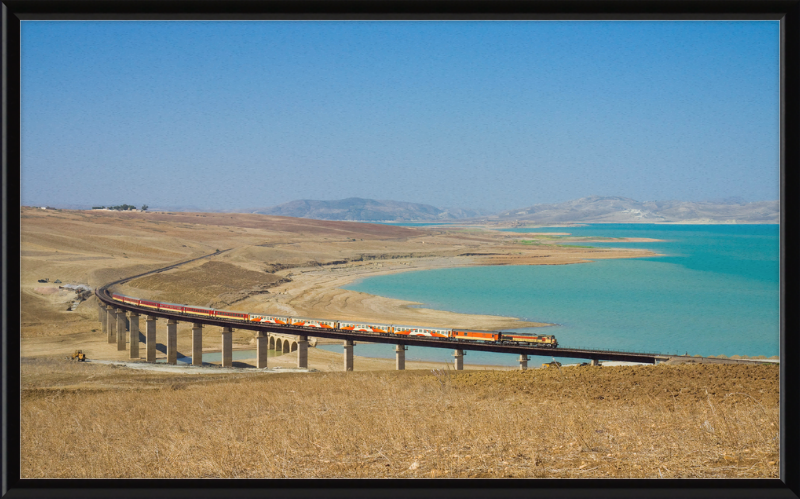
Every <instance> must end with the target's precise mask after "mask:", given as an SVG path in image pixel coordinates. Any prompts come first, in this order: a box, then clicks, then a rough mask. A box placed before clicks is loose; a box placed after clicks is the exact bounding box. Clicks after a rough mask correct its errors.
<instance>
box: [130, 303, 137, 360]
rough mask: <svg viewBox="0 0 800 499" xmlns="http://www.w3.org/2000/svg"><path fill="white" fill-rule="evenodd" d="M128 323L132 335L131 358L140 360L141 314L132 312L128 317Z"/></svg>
mask: <svg viewBox="0 0 800 499" xmlns="http://www.w3.org/2000/svg"><path fill="white" fill-rule="evenodd" d="M128 323H129V324H130V327H128V329H130V335H129V339H130V342H131V347H130V348H131V352H130V355H129V357H130V358H131V359H138V358H139V314H137V313H136V312H131V313H130V315H129V316H128Z"/></svg>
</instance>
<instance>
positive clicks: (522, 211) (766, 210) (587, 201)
mask: <svg viewBox="0 0 800 499" xmlns="http://www.w3.org/2000/svg"><path fill="white" fill-rule="evenodd" d="M254 213H263V214H266V215H280V216H286V217H298V218H315V219H318V220H353V221H376V222H377V221H388V220H392V221H424V222H430V221H459V220H465V221H466V220H474V219H483V220H492V221H520V222H528V223H536V224H553V223H581V222H585V223H589V222H594V223H603V222H606V223H632V222H633V223H636V222H644V223H648V222H649V223H653V222H694V223H702V222H706V223H778V222H779V219H780V207H779V204H778V201H759V202H755V203H747V202H745V201H743V200H741V199H735V198H734V199H727V200H722V201H708V202H690V201H645V202H642V201H636V200H635V199H630V198H624V197H617V196H589V197H585V198H581V199H576V200H574V201H567V202H564V203H554V204H536V205H533V206H529V207H527V208H519V209H515V210H508V211H504V212H501V213H497V214H490V213H489V212H485V211H480V210H464V209H439V208H436V207H435V206H431V205H427V204H416V203H405V202H399V201H376V200H374V199H361V198H349V199H342V200H339V201H311V200H301V201H292V202H290V203H285V204H281V205H278V206H274V207H272V208H265V209H258V210H254Z"/></svg>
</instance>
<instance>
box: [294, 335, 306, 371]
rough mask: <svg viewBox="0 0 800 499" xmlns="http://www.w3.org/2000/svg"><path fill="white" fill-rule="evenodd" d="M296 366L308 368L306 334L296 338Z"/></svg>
mask: <svg viewBox="0 0 800 499" xmlns="http://www.w3.org/2000/svg"><path fill="white" fill-rule="evenodd" d="M297 368H298V369H308V336H300V337H298V338H297Z"/></svg>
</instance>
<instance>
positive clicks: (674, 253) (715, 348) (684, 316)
mask: <svg viewBox="0 0 800 499" xmlns="http://www.w3.org/2000/svg"><path fill="white" fill-rule="evenodd" d="M510 231H513V232H519V233H524V232H568V233H570V234H571V235H572V236H579V237H587V236H588V237H643V238H651V239H659V240H661V241H658V242H638V243H623V242H616V241H615V242H601V243H596V242H592V243H583V242H579V243H572V244H581V245H591V246H596V247H620V248H644V249H649V250H652V251H654V252H655V253H658V254H660V255H663V256H656V257H649V258H637V259H619V260H596V261H592V262H590V263H584V264H574V265H540V266H492V267H467V268H454V269H441V270H426V271H418V272H406V273H402V274H393V275H386V276H378V277H372V278H368V279H365V280H362V281H360V282H356V283H353V284H352V285H349V286H347V287H346V288H347V289H352V290H355V291H362V292H365V293H370V294H375V295H381V296H388V297H392V298H400V299H404V300H412V301H417V302H420V303H423V304H424V306H425V307H429V308H435V309H441V310H450V311H454V312H464V313H477V314H492V315H504V316H511V317H519V318H522V319H526V320H531V321H535V322H547V323H554V324H557V325H556V326H552V327H547V328H530V329H519V330H517V331H526V332H534V331H535V332H536V333H546V334H553V335H555V336H556V338H557V339H558V342H559V345H560V346H564V347H567V346H569V347H579V348H605V349H613V350H629V351H639V352H660V353H665V354H684V353H688V354H689V355H695V354H699V355H703V356H707V355H720V354H724V355H727V356H731V355H750V356H756V355H765V356H767V357H769V356H773V355H778V354H779V333H780V330H779V324H780V309H779V306H780V305H779V303H780V293H779V275H780V261H779V226H778V225H658V224H592V225H587V226H581V227H569V228H565V227H549V228H536V229H513V230H510ZM324 348H326V349H328V350H332V351H342V347H339V346H336V345H327V346H325V347H324ZM354 353H355V354H356V355H362V356H368V357H385V358H393V357H394V346H392V345H357V346H356V347H355V350H354ZM406 359H407V360H429V361H442V362H452V351H451V350H444V349H434V348H421V347H416V348H415V347H409V349H408V352H407V354H406ZM555 359H557V360H562V361H567V362H573V361H574V359H561V358H559V357H555ZM550 360H551V358H549V357H531V362H530V363H529V365H532V366H535V365H539V364H541V363H542V362H548V361H550ZM465 363H472V364H491V365H507V366H515V365H517V356H513V355H508V354H494V353H484V352H476V351H469V352H468V353H467V356H466V357H465Z"/></svg>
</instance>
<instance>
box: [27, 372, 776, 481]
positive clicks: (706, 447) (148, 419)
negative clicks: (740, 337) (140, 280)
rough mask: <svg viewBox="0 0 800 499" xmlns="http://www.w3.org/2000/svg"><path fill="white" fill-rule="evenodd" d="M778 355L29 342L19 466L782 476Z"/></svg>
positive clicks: (148, 473) (273, 472) (47, 472)
mask: <svg viewBox="0 0 800 499" xmlns="http://www.w3.org/2000/svg"><path fill="white" fill-rule="evenodd" d="M778 371H779V370H778V368H777V367H776V366H741V365H708V366H706V365H682V366H669V365H660V366H655V367H569V368H561V369H560V370H559V369H552V368H551V369H533V370H529V371H524V372H523V371H471V372H470V371H462V372H454V371H448V370H446V369H445V370H437V371H431V370H419V371H405V372H393V371H382V372H381V371H378V372H354V373H340V372H338V373H337V372H329V373H310V374H273V375H266V376H259V375H256V374H241V375H219V376H217V375H205V376H186V375H179V376H175V375H169V374H153V373H143V372H133V371H132V370H129V369H125V368H113V367H110V366H98V365H92V364H79V363H70V362H68V361H63V360H58V359H43V358H40V359H28V360H25V361H24V362H23V384H24V391H23V398H22V402H23V403H22V417H21V421H22V444H23V453H22V456H21V457H22V461H21V462H22V472H23V476H25V477H81V478H83V477H86V478H88V477H103V478H111V477H113V478H121V477H148V478H166V477H238V478H254V477H277V478H280V477H295V478H299V477H319V478H321V477H409V478H410V477H426V478H428V477H531V478H541V477H617V478H619V477H625V478H627V477H647V478H662V477H663V478H701V477H730V478H733V477H777V476H778V434H779V427H778V425H779V419H778ZM65 380H66V381H67V382H68V383H69V385H68V386H67V385H64V384H63V383H64V381H65ZM56 385H58V386H56Z"/></svg>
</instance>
